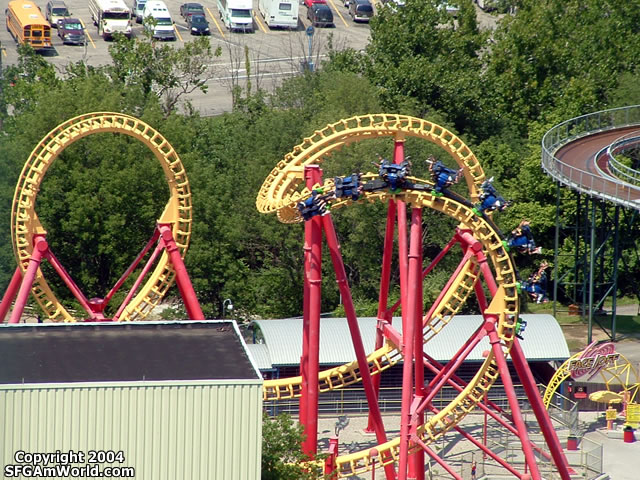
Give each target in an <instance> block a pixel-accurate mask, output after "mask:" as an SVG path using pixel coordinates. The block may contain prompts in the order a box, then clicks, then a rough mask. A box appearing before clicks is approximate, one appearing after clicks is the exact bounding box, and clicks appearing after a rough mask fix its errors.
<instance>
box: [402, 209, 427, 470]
mask: <svg viewBox="0 0 640 480" xmlns="http://www.w3.org/2000/svg"><path fill="white" fill-rule="evenodd" d="M408 279H409V282H408V283H409V298H408V304H407V310H408V316H409V322H411V324H412V325H413V338H412V339H411V341H413V359H415V361H414V362H413V368H414V385H415V389H414V397H422V396H424V394H425V388H424V362H423V361H422V354H423V350H424V341H423V338H422V210H421V209H420V208H413V209H412V210H411V245H410V251H409V272H408ZM407 341H409V339H407ZM413 359H412V361H413ZM405 361H406V357H405ZM412 403H413V404H414V405H415V404H416V403H415V402H412ZM411 418H412V420H411V421H412V425H411V436H412V438H413V437H415V436H416V433H417V432H416V429H417V426H418V425H422V423H424V414H423V412H421V411H418V412H411ZM415 438H417V437H415ZM424 453H425V450H423V449H418V450H416V451H415V452H414V453H412V454H411V456H410V457H409V478H410V479H414V480H424Z"/></svg>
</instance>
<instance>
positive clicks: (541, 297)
mask: <svg viewBox="0 0 640 480" xmlns="http://www.w3.org/2000/svg"><path fill="white" fill-rule="evenodd" d="M547 268H549V264H548V263H547V262H546V261H544V260H543V261H542V263H541V264H540V267H539V268H538V270H537V271H536V272H533V273H532V274H531V275H530V276H529V278H528V279H527V281H526V282H523V283H522V286H523V288H524V291H525V292H527V293H528V294H529V295H531V298H532V299H533V300H534V301H535V302H536V303H547V302H548V301H549V299H548V297H547V281H548V279H547V272H546V269H547Z"/></svg>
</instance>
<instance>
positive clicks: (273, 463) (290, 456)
mask: <svg viewBox="0 0 640 480" xmlns="http://www.w3.org/2000/svg"><path fill="white" fill-rule="evenodd" d="M303 440H304V434H303V427H302V425H300V424H297V423H296V422H294V421H293V419H292V418H291V416H290V415H288V414H286V413H282V414H280V415H278V416H277V417H275V418H270V417H269V416H268V415H267V414H266V413H265V414H264V415H263V417H262V477H261V478H262V480H312V479H316V478H318V476H319V474H321V472H319V471H316V470H315V468H312V469H310V468H309V467H308V466H305V465H304V463H303V462H305V461H306V460H307V456H306V455H305V454H304V453H302V450H301V447H300V445H301V443H302V441H303Z"/></svg>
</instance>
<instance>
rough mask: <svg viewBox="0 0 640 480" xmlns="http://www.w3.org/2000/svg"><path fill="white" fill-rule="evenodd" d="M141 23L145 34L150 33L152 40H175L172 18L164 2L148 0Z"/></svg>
mask: <svg viewBox="0 0 640 480" xmlns="http://www.w3.org/2000/svg"><path fill="white" fill-rule="evenodd" d="M142 18H143V20H142V23H143V24H144V28H145V30H146V31H147V32H151V37H152V38H157V39H159V40H175V39H176V31H175V29H174V26H173V18H171V14H170V13H169V9H168V8H167V6H166V5H165V3H164V2H162V1H160V0H148V1H147V3H146V4H145V6H144V10H143V11H142Z"/></svg>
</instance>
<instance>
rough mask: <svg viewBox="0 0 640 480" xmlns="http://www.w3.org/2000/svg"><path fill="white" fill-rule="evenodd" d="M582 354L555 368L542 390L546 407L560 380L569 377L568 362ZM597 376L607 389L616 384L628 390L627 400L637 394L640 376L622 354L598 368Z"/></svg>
mask: <svg viewBox="0 0 640 480" xmlns="http://www.w3.org/2000/svg"><path fill="white" fill-rule="evenodd" d="M582 354H583V352H578V353H576V354H575V355H573V356H572V357H571V358H569V359H568V360H567V361H565V362H564V363H563V364H562V365H561V366H560V368H559V369H558V370H556V373H555V374H554V375H553V377H552V378H551V381H549V384H548V385H547V388H546V389H545V391H544V397H543V399H542V401H543V402H544V406H545V407H546V408H549V405H550V404H551V400H552V399H553V394H554V393H556V391H557V390H558V388H560V385H562V382H564V381H565V380H566V379H568V378H569V377H571V372H570V371H569V364H570V363H571V360H576V359H578V358H580V356H581V355H582ZM598 376H599V377H600V378H601V380H602V382H603V383H604V384H605V385H606V386H607V390H611V389H612V387H613V386H615V385H618V386H620V388H621V390H622V391H628V392H629V402H633V401H635V398H636V396H637V395H638V390H639V389H640V378H638V372H637V370H636V369H635V368H634V367H633V365H632V364H631V363H630V362H629V360H627V358H626V357H625V356H624V355H620V356H619V357H618V358H617V360H616V361H615V363H614V364H613V365H611V366H609V367H607V368H603V369H602V370H600V372H598ZM617 393H620V392H617Z"/></svg>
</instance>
